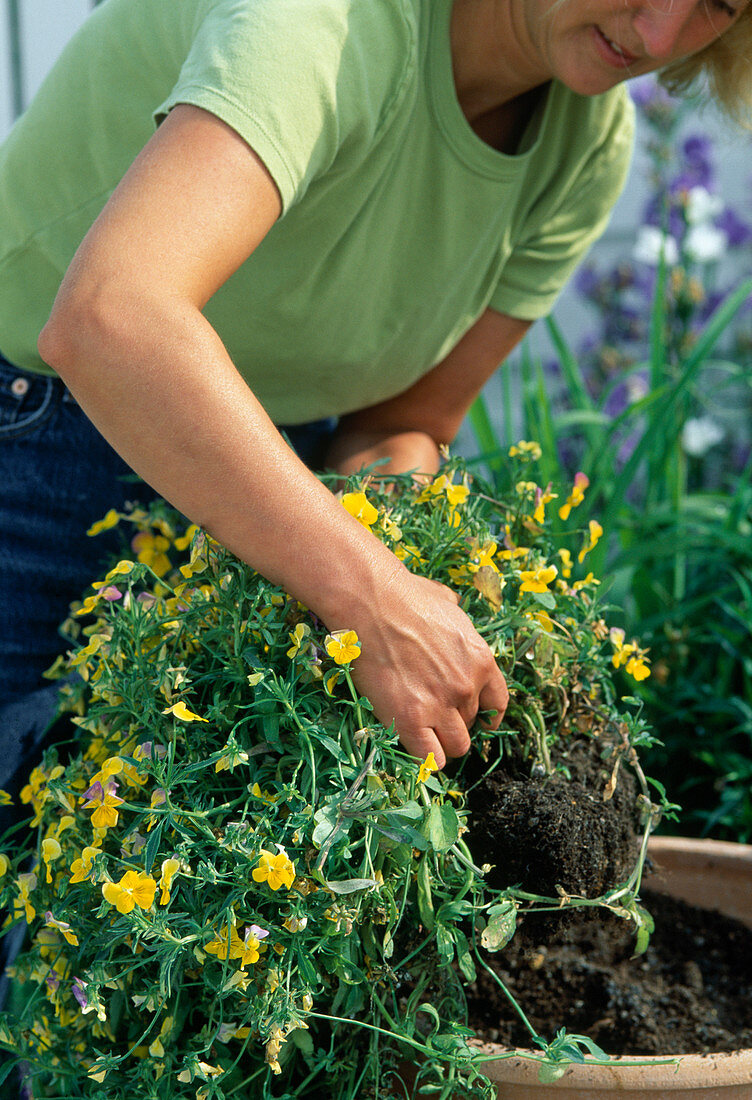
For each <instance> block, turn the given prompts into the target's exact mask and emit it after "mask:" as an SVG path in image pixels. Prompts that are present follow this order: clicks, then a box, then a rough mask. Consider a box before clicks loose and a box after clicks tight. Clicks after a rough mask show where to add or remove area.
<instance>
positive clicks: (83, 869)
mask: <svg viewBox="0 0 752 1100" xmlns="http://www.w3.org/2000/svg"><path fill="white" fill-rule="evenodd" d="M98 855H99V848H94V847H92V846H91V845H90V846H88V847H86V848H84V850H83V851H82V852H81V855H80V857H79V858H78V859H74V860H73V862H72V863H71V865H70V869H71V871H72V874H71V877H70V882H71V885H73V883H76V882H86V880H87V879H88V878H89V876H90V875H91V871H92V867H93V865H94V860H95V859H96V857H97V856H98Z"/></svg>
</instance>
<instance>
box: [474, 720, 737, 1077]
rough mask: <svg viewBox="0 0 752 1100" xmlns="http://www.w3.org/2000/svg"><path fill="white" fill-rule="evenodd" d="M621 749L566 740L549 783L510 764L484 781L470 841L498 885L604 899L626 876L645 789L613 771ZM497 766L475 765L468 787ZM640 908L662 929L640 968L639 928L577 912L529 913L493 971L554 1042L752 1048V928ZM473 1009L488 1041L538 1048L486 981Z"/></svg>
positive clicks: (665, 905) (652, 903) (653, 905)
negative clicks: (560, 1035) (568, 1037)
mask: <svg viewBox="0 0 752 1100" xmlns="http://www.w3.org/2000/svg"><path fill="white" fill-rule="evenodd" d="M614 752H615V750H614V749H613V747H611V746H609V745H608V744H607V743H604V741H603V740H602V739H601V738H599V737H598V736H593V735H592V731H591V733H590V734H589V735H585V736H582V737H579V738H577V737H574V738H573V739H572V740H571V741H570V742H569V744H568V748H567V749H566V751H565V752H563V753H560V754H559V755H558V756H557V757H556V758H555V760H554V764H555V766H556V770H555V772H554V774H553V775H551V776H540V775H536V774H532V775H531V770H532V771H533V772H535V770H536V769H534V768H533V769H531V767H530V763H529V762H526V761H523V760H521V759H515V758H512V759H506V758H505V759H504V760H503V761H502V762H501V763H500V764H498V763H497V766H496V768H495V769H494V770H493V771H492V772H491V774H490V775H489V776H487V777H486V778H485V779H483V780H482V781H479V782H477V785H476V786H475V787H474V789H472V790H471V792H470V795H469V800H468V801H469V808H470V811H471V813H470V823H471V825H472V826H473V827H472V828H471V831H470V833H469V834H468V837H467V839H468V843H469V845H470V847H471V850H472V852H473V855H474V858H475V860H476V862H477V863H479V864H483V863H490V864H492V865H493V869H492V871H491V872H490V873H489V876H488V881H489V884H490V885H492V886H494V887H497V888H504V887H505V886H519V887H521V888H522V889H523V890H526V891H529V892H532V893H536V894H539V895H545V896H548V897H556V896H557V895H558V894H559V893H560V892H561V891H562V890H563V891H564V892H566V893H567V894H581V895H584V896H586V897H590V898H594V897H597V896H599V895H601V894H603V893H604V892H605V891H606V890H608V889H609V888H611V887H613V886H615V885H616V884H617V883H620V882H623V881H624V880H625V879H626V878H627V877H628V874H629V872H630V870H631V869H632V867H633V866H634V863H635V857H636V854H637V850H638V845H639V821H638V812H637V805H636V801H637V794H638V791H639V787H638V784H637V782H636V780H635V778H634V776H633V775H632V774H631V772H630V771H629V769H628V767H627V766H626V764H624V763H623V762H622V763H621V764H620V766H619V768H618V770H617V771H616V772H615V770H614V766H615V763H616V756H615V754H614ZM487 767H488V764H486V763H483V762H480V761H478V760H477V759H476V761H475V762H473V761H468V765H467V766H466V770H465V772H464V776H463V778H464V781H465V784H466V787H469V786H471V785H472V784H473V781H474V780H475V781H478V780H479V779H480V776H481V775H482V772H483V771H484V770H485V769H487ZM473 769H475V774H473ZM614 774H616V775H617V782H616V785H615V788H614V789H613V790H612V784H611V783H610V782H609V781H610V780H611V779H612V777H613V775H614ZM604 795H605V796H607V797H604ZM648 877H649V876H648ZM643 901H644V903H645V905H646V907H647V909H648V910H649V911H650V912H651V914H652V915H653V917H654V919H655V922H656V930H655V932H654V933H653V935H652V937H651V940H650V944H649V946H648V950H647V952H646V953H645V954H644V955H642V956H640V957H639V958H636V959H634V958H632V955H633V952H634V948H635V939H634V928H633V927H632V925H631V924H630V923H629V922H627V921H624V920H621V919H619V918H618V917H615V916H613V915H611V914H609V913H607V912H605V911H604V910H595V911H593V910H589V911H583V910H576V909H574V910H568V911H567V912H566V914H564V913H561V912H556V913H554V914H553V915H552V914H545V915H544V914H541V915H538V914H528V915H522V913H521V914H520V918H519V920H518V930H517V932H516V934H515V936H514V938H513V939H512V941H511V943H510V944H509V945H508V946H507V947H506V948H505V949H504V950H503V951H501V952H499V953H497V954H488V955H487V956H486V958H487V961H488V963H489V965H491V966H492V967H493V968H494V969H495V970H496V971H497V973H498V974H499V976H500V977H501V978H502V980H503V981H504V983H505V984H506V985H507V986H508V987H509V989H510V991H511V992H512V993H513V995H514V996H515V998H516V999H517V1001H518V1002H519V1003H520V1004H521V1005H522V1007H523V1009H524V1011H525V1012H526V1014H527V1015H528V1017H529V1019H530V1021H531V1023H532V1024H533V1026H534V1027H535V1028H536V1030H537V1031H538V1032H539V1033H540V1034H541V1035H543V1036H544V1038H546V1039H549V1040H550V1039H552V1038H553V1032H554V1031H556V1030H558V1028H560V1027H566V1028H567V1030H568V1031H570V1032H575V1033H579V1034H583V1035H587V1036H589V1037H590V1038H591V1039H593V1040H594V1041H595V1042H596V1043H598V1044H599V1045H600V1046H601V1047H602V1048H603V1049H604V1050H605V1051H606V1052H607V1053H609V1054H612V1055H619V1054H633V1055H651V1054H667V1053H669V1054H670V1053H673V1054H682V1053H683V1054H688V1053H698V1054H699V1053H708V1052H711V1051H729V1050H736V1049H739V1048H742V1047H752V930H750V929H748V928H746V927H745V926H743V925H742V924H740V923H739V922H736V921H732V920H730V919H729V918H727V917H724V916H722V915H720V914H718V913H710V912H708V911H705V910H699V909H694V908H692V907H690V906H687V905H685V904H684V903H682V902H679V901H676V900H674V899H671V898H667V897H664V896H661V895H659V894H654V895H652V896H651V895H650V894H649V893H647V892H646V893H644V895H643ZM468 1007H469V1013H470V1024H471V1026H472V1027H474V1028H475V1030H476V1031H477V1033H478V1035H479V1036H480V1037H481V1038H484V1039H490V1040H492V1041H494V1042H500V1043H502V1044H504V1045H507V1046H519V1047H529V1046H531V1045H532V1044H531V1037H530V1034H529V1033H528V1031H527V1030H526V1028H525V1027H524V1025H523V1024H522V1022H521V1020H520V1019H519V1017H518V1015H517V1014H516V1012H515V1011H514V1010H513V1008H512V1007H511V1005H510V1003H509V1001H508V1000H507V999H506V997H505V996H504V994H503V992H502V990H501V989H500V988H499V986H498V984H497V983H496V982H495V981H494V979H493V978H492V977H491V976H490V975H489V974H487V973H485V972H483V971H480V972H479V976H478V980H477V982H476V984H475V985H474V986H473V987H472V988H471V989H470V990H469V991H468Z"/></svg>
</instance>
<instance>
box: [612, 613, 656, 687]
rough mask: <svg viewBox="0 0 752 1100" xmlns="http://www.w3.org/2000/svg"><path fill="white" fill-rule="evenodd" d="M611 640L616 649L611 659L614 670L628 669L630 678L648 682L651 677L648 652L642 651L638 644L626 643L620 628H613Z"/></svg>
mask: <svg viewBox="0 0 752 1100" xmlns="http://www.w3.org/2000/svg"><path fill="white" fill-rule="evenodd" d="M609 639H610V641H611V645H612V646H613V648H614V654H613V657H612V658H611V661H612V664H613V666H614V668H621V667H622V665H624V666H625V667H626V670H627V672H628V673H629V675H630V676H634V678H635V680H638V681H639V680H646V679H647V678H648V676H649V675H650V669H649V668H648V664H647V650H646V649H640V648H639V646H638V645H637V643H636V642H634V641H633V642H626V643H625V641H624V631H623V630H622V629H621V628H620V627H618V626H612V627H611V629H610V631H609Z"/></svg>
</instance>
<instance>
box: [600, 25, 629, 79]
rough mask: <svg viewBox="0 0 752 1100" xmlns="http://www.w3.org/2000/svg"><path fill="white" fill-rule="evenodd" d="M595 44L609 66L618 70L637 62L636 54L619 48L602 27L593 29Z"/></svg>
mask: <svg viewBox="0 0 752 1100" xmlns="http://www.w3.org/2000/svg"><path fill="white" fill-rule="evenodd" d="M593 34H594V36H595V44H596V48H597V50H598V53H599V54H600V56H601V57H602V58H603V60H604V61H606V62H607V64H609V65H613V66H614V68H616V69H626V68H628V67H629V66H630V65H634V63H635V61H637V57H636V56H635V54H631V53H629V52H628V51H627V50H625V49H624V47H623V46H619V45H618V44H617V43H616V42H612V40H611V39H610V38H609V37H608V36H607V35H605V34H604V33H603V31H602V30H601V29H600V27H593Z"/></svg>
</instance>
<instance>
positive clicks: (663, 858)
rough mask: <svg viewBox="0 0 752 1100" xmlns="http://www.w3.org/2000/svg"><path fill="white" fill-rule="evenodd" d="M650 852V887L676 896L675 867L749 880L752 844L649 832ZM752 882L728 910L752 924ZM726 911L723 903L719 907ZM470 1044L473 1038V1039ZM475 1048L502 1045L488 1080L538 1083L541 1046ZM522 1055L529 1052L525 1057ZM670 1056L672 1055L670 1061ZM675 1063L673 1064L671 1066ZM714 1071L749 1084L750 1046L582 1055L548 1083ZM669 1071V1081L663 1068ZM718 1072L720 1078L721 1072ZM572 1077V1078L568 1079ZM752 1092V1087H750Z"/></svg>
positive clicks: (702, 904) (636, 1081)
mask: <svg viewBox="0 0 752 1100" xmlns="http://www.w3.org/2000/svg"><path fill="white" fill-rule="evenodd" d="M648 852H649V854H650V855H651V857H652V858H653V859H654V861H655V864H656V875H657V876H658V877H657V878H656V879H653V878H652V876H651V881H650V888H651V889H655V890H658V891H660V892H665V893H673V894H674V895H675V896H677V897H681V896H682V890H681V889H678V890H673V889H671V886H670V885H669V884H670V882H671V879H672V875H673V874H674V873H675V872H679V873H680V872H681V871H682V870H684V871H685V872H694V871H705V872H706V873H707V872H708V871H711V870H712V871H713V872H714V873H719V874H720V877H721V879H723V877H724V875H727V874H728V875H733V874H736V875H737V876H738V874H739V870H740V869H743V870H744V872H745V877H747V875H746V872H747V870H748V877H747V882H748V883H749V884H752V844H736V843H734V842H733V841H725V840H701V839H695V838H693V837H674V836H670V837H651V839H650V842H649V845H648ZM750 890H752V886H751V885H748V886H747V887H746V889H744V891H743V892H744V894H745V895H746V903H744V899H742V901H741V902H740V903H739V904H738V905H735V906H734V905H732V910H733V911H732V912H731V913H730V914H729V915H731V916H734V917H736V918H737V919H741V920H743V922H744V923H745V924H747V925H748V926H749V927H750V928H752V906H750V905H749V893H750ZM689 900H691V903H692V904H693V905H696V906H698V908H701V909H716V908H718V902H719V901H724V902H725V900H726V898H725V896H724V894H723V892H720V893H719V892H718V891H715V892H711V891H708V892H704V893H702V894H700V895H699V896H698V895H693V896H692V897H691V898H690V899H689ZM721 911H722V912H728V910H727V908H726V907H725V906H724V908H723V909H722V910H721ZM473 1045H474V1046H475V1045H476V1044H473ZM477 1048H478V1049H480V1050H481V1051H482V1052H483V1053H487V1054H493V1053H494V1051H499V1052H500V1051H505V1052H506V1053H505V1056H504V1057H499V1058H494V1059H493V1060H489V1061H488V1062H486V1063H485V1064H484V1066H483V1072H484V1073H486V1074H488V1076H489V1077H490V1078H491V1080H496V1081H504V1082H506V1083H507V1084H515V1085H529V1086H532V1085H535V1084H538V1066H539V1064H540V1063H539V1061H538V1060H536V1059H540V1052H536V1051H534V1050H530V1051H523V1050H522V1049H521V1048H518V1049H517V1050H515V1051H508V1048H505V1047H501V1046H500V1045H499V1044H498V1043H484V1042H478V1044H477ZM525 1055H529V1056H528V1057H525ZM674 1059H675V1060H676V1061H675V1063H674ZM672 1064H674V1066H675V1068H670V1066H671V1065H672ZM636 1065H640V1066H641V1069H640V1072H639V1074H635V1073H634V1072H633V1071H632V1067H634V1066H636ZM714 1072H717V1073H718V1074H719V1081H720V1080H722V1081H723V1085H724V1087H726V1086H729V1085H747V1086H750V1084H752V1048H745V1049H741V1050H735V1051H727V1052H723V1053H717V1054H692V1053H687V1054H682V1053H679V1052H677V1053H673V1052H671V1053H669V1054H667V1055H663V1056H660V1057H659V1056H652V1057H651V1056H646V1057H638V1056H631V1055H626V1056H624V1057H621V1058H615V1059H614V1061H613V1062H611V1063H609V1064H608V1065H604V1064H597V1063H593V1062H591V1061H590V1059H589V1058H587V1059H586V1061H585V1063H584V1064H577V1065H573V1066H569V1067H568V1068H567V1070H566V1071H565V1072H564V1074H563V1075H562V1076H561V1077H560V1078H559V1079H558V1080H557V1081H555V1082H553V1083H552V1084H550V1085H547V1086H546V1089H549V1088H558V1089H560V1090H562V1091H575V1090H576V1091H580V1090H582V1088H583V1087H587V1086H595V1085H599V1086H600V1087H602V1088H610V1089H613V1090H614V1092H616V1091H619V1092H631V1091H635V1092H636V1091H643V1092H644V1090H645V1089H646V1088H653V1089H661V1088H664V1089H665V1088H667V1087H668V1088H669V1091H673V1090H674V1089H678V1088H685V1089H688V1088H693V1087H694V1088H696V1087H703V1085H704V1087H706V1088H707V1082H708V1079H709V1077H708V1075H709V1073H714ZM669 1073H670V1074H671V1077H670V1085H669V1078H667V1074H669ZM721 1074H722V1078H721V1076H720V1075H721ZM572 1078H574V1080H572ZM750 1095H751V1096H752V1093H750Z"/></svg>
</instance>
